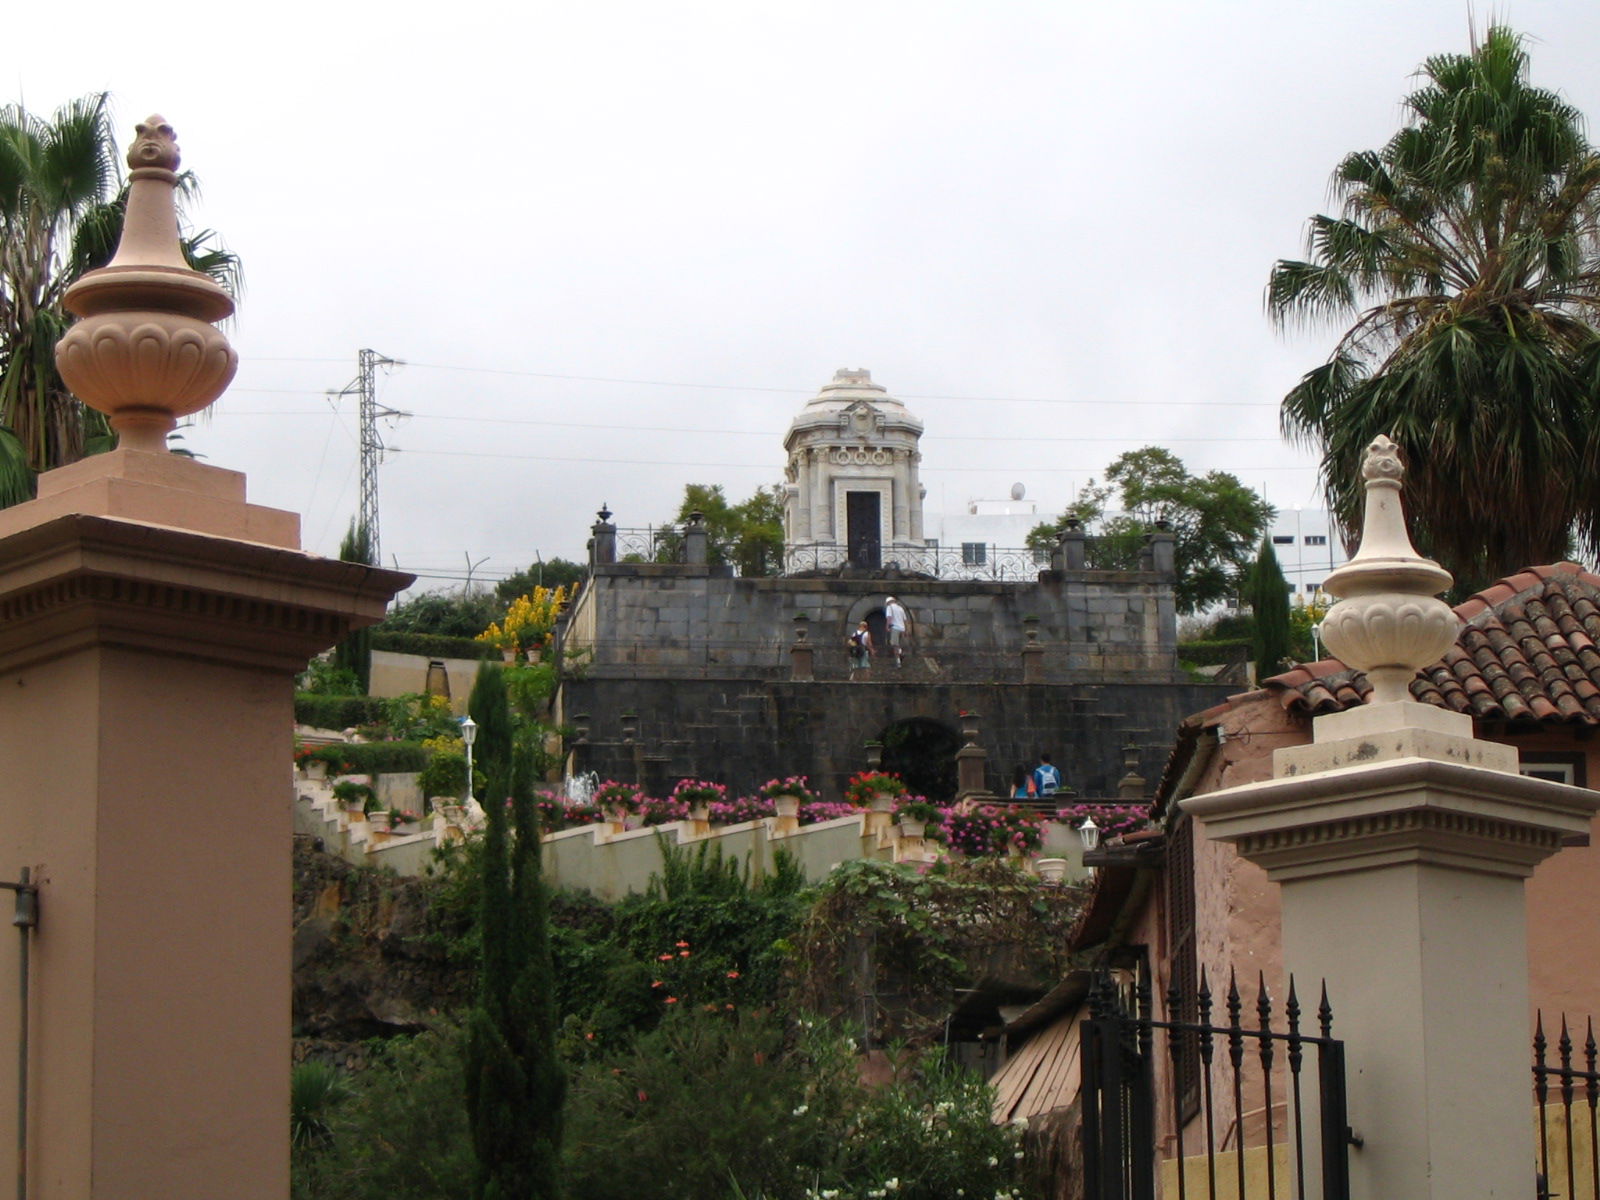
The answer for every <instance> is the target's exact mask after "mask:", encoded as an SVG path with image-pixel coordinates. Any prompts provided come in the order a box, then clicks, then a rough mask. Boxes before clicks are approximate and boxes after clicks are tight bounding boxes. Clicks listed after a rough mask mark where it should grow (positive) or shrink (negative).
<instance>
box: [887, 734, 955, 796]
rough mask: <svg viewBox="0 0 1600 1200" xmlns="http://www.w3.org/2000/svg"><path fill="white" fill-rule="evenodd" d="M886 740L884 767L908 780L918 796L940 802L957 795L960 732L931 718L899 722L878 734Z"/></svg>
mask: <svg viewBox="0 0 1600 1200" xmlns="http://www.w3.org/2000/svg"><path fill="white" fill-rule="evenodd" d="M878 740H879V741H881V742H882V743H883V769H884V770H885V771H892V772H893V773H894V774H896V775H898V776H900V778H901V779H904V780H905V781H906V786H907V787H908V788H910V789H911V790H912V791H913V792H916V793H917V794H918V795H922V796H926V797H927V798H928V799H929V800H932V801H934V802H935V803H938V804H945V803H948V802H949V801H951V800H954V799H955V796H956V751H957V750H960V749H961V735H960V733H959V732H958V731H956V730H955V729H952V728H951V727H950V726H948V725H946V724H944V723H943V722H942V721H935V720H932V719H931V718H929V717H908V718H906V719H905V720H903V721H896V722H894V723H893V724H892V725H889V726H888V727H886V728H885V729H884V731H883V732H882V733H880V734H879V735H878Z"/></svg>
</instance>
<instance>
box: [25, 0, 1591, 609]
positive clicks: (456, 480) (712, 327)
mask: <svg viewBox="0 0 1600 1200" xmlns="http://www.w3.org/2000/svg"><path fill="white" fill-rule="evenodd" d="M1488 11H1489V10H1488V9H1487V8H1480V9H1479V10H1478V17H1477V19H1478V21H1479V23H1480V27H1481V25H1482V23H1483V22H1484V21H1485V20H1486V19H1487V14H1488ZM1495 15H1496V16H1497V17H1499V18H1500V19H1504V20H1507V21H1508V22H1509V23H1510V24H1512V25H1513V26H1514V27H1515V28H1517V29H1519V30H1520V31H1522V32H1524V33H1526V34H1527V35H1529V37H1530V39H1531V50H1532V55H1533V78H1534V81H1535V82H1536V83H1538V84H1540V85H1543V86H1549V87H1554V88H1558V89H1560V90H1562V91H1563V92H1564V93H1565V94H1566V95H1567V97H1568V98H1569V99H1570V100H1571V101H1573V102H1574V103H1576V104H1577V105H1578V106H1579V107H1580V108H1581V109H1582V110H1583V111H1584V112H1586V113H1588V114H1589V115H1590V116H1591V117H1593V116H1594V115H1595V114H1596V113H1600V76H1597V75H1596V73H1595V71H1594V69H1593V66H1594V62H1595V60H1596V56H1597V54H1600V4H1596V3H1595V0H1515V2H1514V3H1512V4H1509V5H1505V6H1503V7H1499V8H1497V9H1496V10H1495ZM1468 20H1469V9H1468V6H1467V5H1465V4H1463V3H1461V2H1460V0H1340V2H1338V3H1333V2H1328V0H1324V2H1322V3H1314V4H1310V3H1295V2H1293V0H1271V2H1266V3H1255V2H1245V0H1238V2H1227V3H1225V2H1222V0H1189V2H1186V3H1168V2H1149V0H1147V2H1145V3H1138V4H1131V3H1125V4H1115V3H1109V4H1092V5H1091V4H1080V3H1076V2H1067V0H1057V2H1054V3H1024V2H1021V0H1015V2H1010V0H990V2H988V3H982V4H980V3H960V4H955V3H936V2H930V0H917V2H916V3H912V2H911V0H896V2H894V3H872V2H871V0H852V2H850V3H838V4H833V3H791V4H784V5H778V4H772V3H764V2H762V0H724V2H721V3H695V2H692V0H690V2H683V0H680V2H679V3H674V4H666V3H661V2H659V0H657V2H654V3H637V4H633V3H616V2H613V0H587V2H584V0H568V2H567V3H562V4H553V3H548V2H546V0H529V2H526V3H518V4H512V5H497V4H496V5H491V4H484V3H477V2H474V0H462V2H459V3H456V4H444V5H427V6H422V5H416V4H411V5H406V4H392V3H391V4H385V5H354V4H348V3H338V2H334V3H321V4H303V3H298V2H286V3H278V4H276V5H273V6H270V7H269V6H264V5H248V6H246V5H239V6H224V5H217V4H214V3H206V4H189V3H166V4H160V5H157V6H156V7H155V8H153V9H152V8H140V7H138V6H133V5H128V4H116V5H109V4H100V3H80V4H76V5H73V6H72V7H71V8H70V9H69V8H63V7H61V6H48V5H32V6H23V7H21V8H19V9H17V10H15V11H13V12H10V13H8V15H7V18H6V29H7V35H8V36H7V40H8V42H9V43H10V45H11V47H12V53H11V54H10V55H8V56H7V57H8V58H9V59H10V66H9V70H10V71H11V73H12V77H11V79H10V80H9V81H8V84H9V87H8V88H7V91H8V92H9V94H10V96H11V97H13V98H21V99H23V100H24V101H25V102H26V103H27V104H28V105H29V106H30V107H31V108H34V109H36V110H50V109H53V108H54V107H55V106H56V105H58V104H59V103H61V102H63V101H65V100H67V99H69V98H71V97H74V96H78V95H82V94H84V93H88V92H93V91H98V90H108V91H110V92H111V93H112V96H113V104H114V112H115V120H116V127H117V129H118V133H119V137H121V138H122V139H123V143H124V145H125V144H126V139H127V138H128V136H129V135H130V133H131V130H132V126H133V124H134V123H135V122H136V121H138V120H140V119H142V118H143V117H144V116H145V115H146V114H147V113H149V112H151V111H159V112H161V113H162V114H163V115H164V116H166V118H167V119H168V120H169V121H170V122H172V124H173V125H174V126H175V128H176V129H177V131H178V138H179V142H180V144H181V146H182V149H183V155H184V163H185V165H186V166H187V167H190V168H192V169H193V170H194V171H195V172H196V173H197V174H198V175H199V177H200V179H201V181H202V184H203V196H202V198H201V201H200V203H199V204H198V205H197V206H195V208H194V211H193V213H192V216H193V218H194V220H195V222H196V223H197V224H199V225H201V226H205V227H210V228H214V229H217V230H219V231H220V232H221V234H222V235H223V238H224V240H225V241H226V243H227V245H228V246H229V247H230V248H231V249H232V250H234V251H235V252H236V253H238V254H239V255H240V257H241V258H242V260H243V263H244V269H245V276H246V291H245V294H244V296H243V299H242V302H241V305H240V311H239V316H238V318H237V319H236V321H235V322H234V323H233V324H232V325H231V326H230V336H231V337H232V339H233V342H234V345H235V347H236V348H237V349H238V351H239V354H240V356H241V359H242V360H243V361H242V365H241V367H240V370H239V375H238V378H237V380H236V381H235V384H234V386H233V387H232V389H230V391H229V392H228V393H227V394H226V395H224V396H223V398H222V399H221V400H220V401H219V402H218V404H217V405H216V406H215V409H214V412H213V416H212V418H211V420H210V421H209V422H208V423H206V424H203V425H201V426H199V427H198V428H196V429H193V430H190V431H188V432H187V434H186V438H187V445H188V446H190V447H191V448H193V449H194V450H196V451H198V452H199V453H201V454H203V455H205V456H206V459H207V461H209V462H211V463H215V464H218V465H221V466H227V467H232V468H237V469H241V470H243V471H245V472H247V474H248V475H249V480H250V494H251V498H252V500H254V501H256V502H257V503H263V504H268V505H272V506H275V507H279V508H287V509H293V510H295V511H297V512H300V513H302V514H303V520H304V540H305V544H306V547H307V548H308V549H311V550H315V551H319V552H324V553H332V552H334V551H336V549H337V544H338V540H339V537H340V535H341V533H342V532H343V530H344V527H345V525H346V524H347V522H348V521H349V520H350V519H351V518H352V517H353V516H354V515H355V514H356V512H357V509H358V479H359V472H358V465H357V462H358V459H357V444H356V415H355V414H356V409H355V402H354V400H353V399H352V398H345V399H343V400H337V401H335V400H333V399H330V397H329V396H328V394H327V393H328V392H329V391H330V390H333V391H337V390H338V389H340V388H342V387H344V386H345V385H346V384H348V383H349V382H351V380H352V379H353V377H354V376H355V372H356V354H357V351H358V350H359V349H361V348H363V347H371V348H373V349H375V350H378V351H380V352H381V353H383V354H385V355H388V356H390V357H392V358H395V359H401V360H404V361H405V363H406V364H407V365H405V366H403V367H398V368H396V369H394V370H392V371H391V372H388V373H386V374H384V375H383V376H382V377H381V378H380V383H379V392H378V396H379V401H380V402H381V403H383V404H385V405H387V406H389V407H392V408H395V409H398V410H403V411H405V412H407V413H409V414H411V416H410V417H409V418H408V419H406V420H403V421H400V422H398V423H393V424H390V425H388V426H386V427H385V429H384V438H385V440H386V441H387V442H388V444H389V446H390V447H391V451H390V453H389V454H388V456H387V459H386V461H385V463H384V465H383V467H382V469H381V472H380V489H379V490H380V498H381V534H382V549H383V555H384V559H385V562H386V564H393V563H396V562H397V563H398V565H399V566H401V567H402V568H404V569H407V570H411V571H416V572H419V573H422V574H423V575H425V576H427V577H428V578H425V579H424V580H423V581H422V585H433V584H438V583H439V582H441V581H440V580H439V579H438V578H436V577H439V576H444V575H447V574H454V575H458V576H459V575H460V574H461V573H462V572H463V571H464V570H465V566H466V563H467V562H468V561H471V562H473V563H480V560H481V565H478V566H477V568H476V569H477V571H478V575H479V577H480V578H483V577H490V578H492V577H494V576H496V575H501V576H503V575H505V574H507V573H509V572H511V571H514V570H517V569H519V568H522V567H524V566H526V565H528V564H529V563H531V562H532V561H534V559H535V556H536V555H540V556H542V557H544V558H546V559H548V558H551V557H554V556H558V555H559V556H563V557H568V558H578V557H581V555H582V552H583V544H584V540H585V538H586V537H587V528H588V525H589V523H590V522H591V521H592V520H593V514H594V510H595V509H597V508H598V507H599V506H600V504H601V503H602V502H608V503H609V504H610V506H611V508H612V509H613V510H614V511H615V512H616V514H617V515H616V518H615V519H616V520H617V522H618V523H619V524H622V525H645V524H650V523H659V522H661V521H663V520H666V519H669V518H670V517H671V515H672V514H673V512H674V511H675V510H676V507H677V504H678V500H679V498H680V497H681V495H682V490H683V485H684V484H685V483H688V482H704V483H721V484H722V485H723V486H724V488H725V489H726V491H727V492H728V493H729V495H730V497H731V498H733V499H735V500H737V499H742V498H743V497H744V496H746V495H748V494H749V493H750V492H751V491H753V490H754V489H755V488H756V487H757V486H759V485H761V484H764V483H772V482H776V481H777V480H778V479H779V478H780V477H781V474H782V464H783V449H782V437H783V433H784V431H785V429H786V428H787V425H788V423H789V421H790V419H791V418H792V417H793V415H794V413H795V412H796V410H797V409H798V408H799V406H800V405H801V404H803V403H804V401H805V399H806V398H807V397H808V396H809V395H811V394H814V393H815V391H816V389H817V388H818V387H819V386H820V385H821V384H823V383H824V382H826V381H827V380H828V379H829V378H830V377H831V375H832V373H833V371H834V369H835V368H838V367H842V366H849V367H866V368H869V369H870V370H871V371H872V373H873V377H874V378H875V379H877V380H878V381H880V382H882V383H883V384H885V385H886V386H887V387H888V388H889V390H890V392H891V393H893V394H894V395H897V396H899V397H901V398H903V399H905V400H906V401H907V403H908V404H909V406H910V407H911V409H912V410H913V411H914V412H915V413H916V414H917V415H918V416H920V417H921V418H922V419H923V421H924V423H925V424H926V427H927V432H926V434H925V435H924V437H923V440H922V448H923V452H924V461H923V468H922V470H923V481H924V483H925V484H926V485H927V488H928V510H929V513H930V515H931V514H932V513H934V512H937V511H944V510H956V509H961V508H964V507H965V505H966V503H967V502H968V501H969V500H973V499H981V498H995V497H1002V496H1004V495H1006V493H1007V492H1008V490H1009V489H1010V487H1011V485H1012V484H1013V483H1016V482H1021V483H1023V484H1025V485H1026V487H1027V493H1028V498H1029V499H1030V500H1033V501H1036V502H1037V503H1038V504H1039V506H1040V511H1041V512H1042V513H1054V512H1057V511H1059V510H1060V509H1061V508H1062V507H1064V506H1065V505H1066V503H1067V502H1068V501H1069V500H1070V498H1071V496H1072V494H1073V493H1074V491H1075V490H1076V489H1077V488H1078V487H1079V486H1081V485H1082V484H1083V483H1085V482H1086V481H1087V480H1088V479H1089V478H1090V477H1091V476H1098V475H1100V474H1101V473H1102V472H1103V468H1104V466H1105V464H1106V463H1107V462H1109V461H1110V460H1111V459H1112V458H1114V457H1115V456H1116V455H1117V454H1119V453H1121V452H1122V451H1124V450H1127V449H1131V448H1135V447H1138V446H1141V445H1147V444H1151V443H1155V444H1159V445H1163V446H1167V447H1169V448H1170V449H1172V450H1173V451H1175V452H1176V453H1177V454H1179V455H1180V456H1181V457H1182V458H1183V459H1184V460H1185V462H1186V463H1188V464H1189V466H1190V467H1191V469H1194V470H1196V471H1203V470H1209V469H1213V468H1216V469H1223V470H1229V471H1233V472H1234V473H1236V474H1237V475H1239V476H1240V477H1241V478H1242V479H1243V480H1244V481H1245V482H1247V483H1248V484H1250V485H1251V486H1254V487H1256V488H1258V489H1260V490H1262V491H1263V492H1264V493H1265V495H1266V497H1267V499H1268V500H1269V501H1271V502H1272V503H1273V504H1275V505H1277V506H1278V507H1279V508H1282V509H1288V508H1291V507H1292V506H1294V505H1296V504H1302V505H1305V506H1307V507H1314V506H1316V505H1317V504H1318V498H1317V494H1316V489H1315V472H1314V470H1313V469H1312V463H1313V460H1312V459H1311V457H1310V456H1308V455H1307V454H1305V453H1303V452H1300V451H1296V450H1294V449H1292V448H1290V447H1288V446H1287V445H1285V444H1284V443H1283V442H1282V441H1281V440H1280V439H1279V437H1278V432H1277V430H1278V422H1277V405H1278V401H1279V399H1280V398H1281V397H1282V395H1283V393H1284V392H1285V391H1286V390H1287V389H1288V388H1289V387H1290V386H1291V385H1292V384H1293V383H1294V381H1295V380H1296V379H1297V378H1298V376H1299V375H1300V374H1301V373H1303V372H1304V371H1305V370H1307V369H1309V368H1310V367H1312V366H1314V365H1316V364H1317V363H1319V362H1320V361H1322V359H1323V358H1324V357H1325V356H1326V354H1327V351H1328V349H1329V347H1330V345H1331V334H1330V333H1328V332H1327V331H1319V332H1311V333H1303V334H1297V335H1295V336H1293V337H1291V338H1283V337H1280V336H1278V335H1276V334H1275V333H1274V332H1273V330H1272V329H1271V328H1270V327H1269V325H1268V323H1267V322H1266V320H1265V318H1264V317H1263V315H1262V308H1261V296H1262V287H1263V284H1264V283H1265V281H1266V278H1267V273H1268V271H1269V270H1270V268H1271V265H1272V263H1273V261H1274V260H1275V259H1276V258H1279V257H1295V256H1298V255H1299V254H1300V253H1301V248H1302V241H1303V234H1304V225H1305V220H1306V218H1307V217H1308V216H1310V215H1311V214H1312V213H1313V212H1316V211H1318V210H1320V209H1322V208H1324V207H1325V206H1326V203H1327V199H1326V197H1327V181H1328V176H1329V173H1330V172H1331V170H1332V168H1333V167H1334V165H1335V164H1336V162H1337V161H1338V160H1339V158H1340V157H1341V156H1342V155H1343V154H1345V153H1347V152H1349V151H1352V150H1358V149H1366V148H1372V147H1377V146H1379V145H1381V144H1382V143H1383V142H1384V141H1386V140H1387V139H1388V138H1389V136H1390V135H1391V134H1392V133H1393V132H1394V131H1395V129H1396V128H1397V127H1398V125H1399V122H1400V119H1401V114H1400V108H1399V101H1400V99H1401V97H1402V96H1403V95H1404V94H1405V92H1406V91H1407V90H1408V89H1409V88H1410V87H1411V86H1412V83H1413V81H1412V79H1411V75H1412V73H1413V72H1414V71H1415V70H1416V68H1417V66H1418V65H1419V64H1420V63H1421V61H1422V60H1423V59H1424V58H1425V57H1426V56H1427V55H1429V54H1432V53H1437V52H1445V51H1463V50H1465V49H1466V47H1467V44H1468ZM1594 132H1595V131H1594V130H1593V129H1591V134H1593V133H1594ZM419 586H420V585H419Z"/></svg>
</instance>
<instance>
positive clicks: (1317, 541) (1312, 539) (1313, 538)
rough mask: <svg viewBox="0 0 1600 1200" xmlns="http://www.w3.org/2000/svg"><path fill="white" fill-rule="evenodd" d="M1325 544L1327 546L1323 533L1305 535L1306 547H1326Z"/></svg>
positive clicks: (1326, 536) (1325, 535)
mask: <svg viewBox="0 0 1600 1200" xmlns="http://www.w3.org/2000/svg"><path fill="white" fill-rule="evenodd" d="M1327 544H1328V535H1327V534H1325V533H1308V534H1306V545H1308V546H1326V545H1327Z"/></svg>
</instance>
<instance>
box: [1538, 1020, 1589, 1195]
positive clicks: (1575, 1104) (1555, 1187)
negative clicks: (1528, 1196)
mask: <svg viewBox="0 0 1600 1200" xmlns="http://www.w3.org/2000/svg"><path fill="white" fill-rule="evenodd" d="M1548 1050H1549V1040H1548V1039H1547V1038H1546V1037H1545V1032H1544V1014H1543V1013H1540V1014H1539V1016H1538V1019H1537V1020H1536V1022H1535V1024H1534V1033H1533V1102H1534V1107H1535V1109H1536V1110H1537V1112H1538V1118H1539V1176H1538V1189H1537V1195H1538V1200H1550V1198H1552V1197H1557V1196H1559V1197H1561V1198H1562V1200H1579V1197H1580V1196H1582V1197H1587V1200H1600V1138H1597V1134H1600V1071H1597V1070H1596V1066H1597V1062H1596V1060H1597V1058H1600V1047H1597V1046H1596V1043H1595V1039H1594V1022H1593V1020H1591V1021H1589V1023H1588V1031H1587V1033H1586V1034H1585V1035H1584V1039H1583V1046H1582V1048H1581V1049H1579V1048H1578V1047H1576V1046H1575V1045H1574V1043H1573V1039H1572V1035H1571V1033H1570V1032H1568V1030H1567V1019H1566V1017H1562V1018H1561V1033H1560V1035H1559V1036H1558V1037H1557V1038H1556V1062H1555V1063H1554V1064H1552V1063H1551V1062H1550V1061H1549V1058H1548ZM1578 1055H1581V1056H1582V1064H1581V1065H1578V1064H1577V1063H1576V1062H1575V1061H1574V1060H1575V1057H1576V1056H1578ZM1580 1089H1581V1094H1580ZM1574 1124H1576V1125H1577V1126H1578V1128H1579V1129H1580V1130H1586V1131H1587V1133H1586V1135H1584V1136H1579V1134H1578V1132H1577V1131H1575V1130H1574ZM1552 1125H1554V1126H1555V1128H1552ZM1563 1186H1565V1188H1566V1190H1565V1191H1561V1190H1560V1188H1561V1187H1563ZM1580 1189H1581V1190H1580Z"/></svg>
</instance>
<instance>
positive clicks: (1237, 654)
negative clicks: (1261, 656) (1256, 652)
mask: <svg viewBox="0 0 1600 1200" xmlns="http://www.w3.org/2000/svg"><path fill="white" fill-rule="evenodd" d="M1250 653H1251V651H1250V639H1249V638H1207V639H1205V640H1203V641H1197V642H1179V643H1178V657H1179V658H1180V659H1182V660H1183V661H1184V662H1186V663H1193V664H1194V665H1195V666H1197V667H1220V666H1222V665H1224V664H1225V663H1234V662H1241V661H1243V662H1248V661H1249V659H1250Z"/></svg>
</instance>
